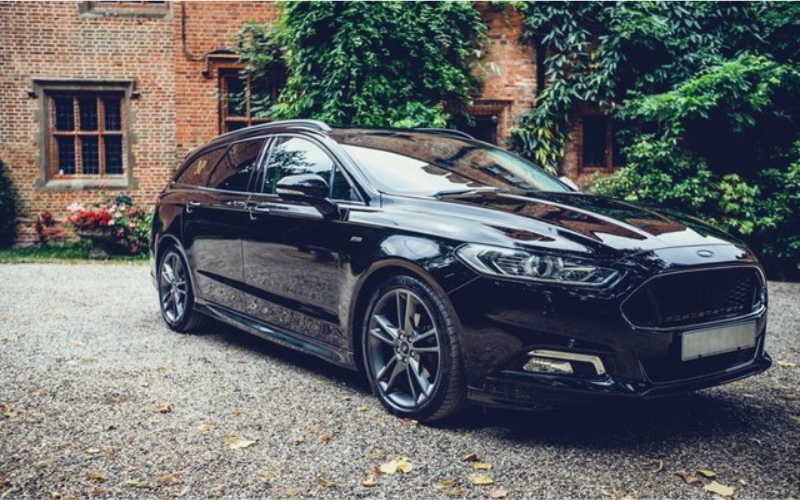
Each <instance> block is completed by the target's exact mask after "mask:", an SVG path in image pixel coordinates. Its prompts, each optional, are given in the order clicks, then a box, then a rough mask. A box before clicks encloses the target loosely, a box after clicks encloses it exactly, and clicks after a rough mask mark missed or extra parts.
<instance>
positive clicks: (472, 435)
mask: <svg viewBox="0 0 800 500" xmlns="http://www.w3.org/2000/svg"><path fill="white" fill-rule="evenodd" d="M464 437H466V438H473V437H475V433H473V432H468V433H466V434H464Z"/></svg>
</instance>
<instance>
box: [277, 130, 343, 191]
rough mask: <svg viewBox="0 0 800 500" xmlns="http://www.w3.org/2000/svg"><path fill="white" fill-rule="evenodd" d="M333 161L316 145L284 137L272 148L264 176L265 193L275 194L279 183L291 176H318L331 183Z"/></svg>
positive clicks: (299, 139) (296, 138) (295, 138)
mask: <svg viewBox="0 0 800 500" xmlns="http://www.w3.org/2000/svg"><path fill="white" fill-rule="evenodd" d="M332 171H333V160H332V159H331V157H330V156H328V153H326V152H325V151H324V150H323V149H322V148H320V147H319V146H317V145H316V144H314V143H312V142H309V141H307V140H305V139H301V138H299V137H283V138H281V139H279V140H278V142H277V143H276V144H275V146H273V147H272V152H271V153H270V155H269V161H268V163H267V169H266V174H265V176H264V192H265V193H275V186H276V185H277V183H278V181H279V180H281V179H283V178H284V177H287V176H290V175H299V174H317V175H319V176H320V177H322V178H323V179H325V181H327V182H330V179H331V172H332Z"/></svg>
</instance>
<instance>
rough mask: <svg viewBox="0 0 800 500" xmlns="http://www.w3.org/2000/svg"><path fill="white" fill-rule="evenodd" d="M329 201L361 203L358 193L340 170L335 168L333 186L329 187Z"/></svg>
mask: <svg viewBox="0 0 800 500" xmlns="http://www.w3.org/2000/svg"><path fill="white" fill-rule="evenodd" d="M331 199H332V200H341V201H361V197H360V196H359V195H358V191H356V190H355V189H353V186H352V185H351V184H350V181H348V180H347V177H346V176H345V175H344V173H343V172H342V169H340V168H337V169H336V171H335V172H334V173H333V184H332V185H331Z"/></svg>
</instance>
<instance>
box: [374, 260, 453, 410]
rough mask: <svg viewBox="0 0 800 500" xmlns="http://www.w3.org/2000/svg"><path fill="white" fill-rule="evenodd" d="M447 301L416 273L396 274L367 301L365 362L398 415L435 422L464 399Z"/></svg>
mask: <svg viewBox="0 0 800 500" xmlns="http://www.w3.org/2000/svg"><path fill="white" fill-rule="evenodd" d="M445 300H446V299H444V298H443V297H441V296H440V295H439V294H438V293H437V292H436V291H435V290H433V289H432V288H431V287H430V286H428V285H427V284H426V283H424V282H423V281H421V280H419V279H417V278H413V277H410V276H396V277H394V278H391V279H389V280H388V281H386V282H384V283H383V284H382V285H381V286H379V287H378V288H377V289H376V290H375V291H374V293H373V295H372V298H371V300H370V302H369V307H368V309H367V311H368V313H367V315H366V317H365V323H364V330H363V331H364V335H363V351H362V352H363V353H364V364H365V368H366V372H367V376H368V377H369V381H370V384H371V385H372V387H373V390H374V391H375V393H376V394H377V395H378V398H379V399H380V401H381V403H383V405H384V406H385V407H386V408H387V409H389V411H390V412H392V413H393V414H395V415H397V416H401V417H406V418H413V419H415V420H418V421H421V422H433V421H435V420H440V419H443V418H445V417H448V416H450V415H453V414H454V413H456V412H457V411H458V410H459V409H460V408H461V407H462V406H463V404H464V401H465V393H466V389H465V385H464V377H463V368H462V360H461V350H460V346H459V342H458V336H457V334H456V326H455V322H454V318H453V314H451V313H450V312H449V310H448V308H447V307H446V304H445Z"/></svg>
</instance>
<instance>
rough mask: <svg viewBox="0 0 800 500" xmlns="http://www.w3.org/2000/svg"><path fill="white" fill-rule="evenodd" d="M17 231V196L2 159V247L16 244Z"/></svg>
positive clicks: (0, 199)
mask: <svg viewBox="0 0 800 500" xmlns="http://www.w3.org/2000/svg"><path fill="white" fill-rule="evenodd" d="M16 232H17V198H16V193H15V192H14V187H13V186H12V185H11V179H9V176H8V170H7V168H6V165H5V163H3V162H2V161H0V248H6V247H10V246H11V245H13V244H14V239H15V236H16Z"/></svg>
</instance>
